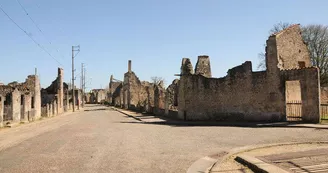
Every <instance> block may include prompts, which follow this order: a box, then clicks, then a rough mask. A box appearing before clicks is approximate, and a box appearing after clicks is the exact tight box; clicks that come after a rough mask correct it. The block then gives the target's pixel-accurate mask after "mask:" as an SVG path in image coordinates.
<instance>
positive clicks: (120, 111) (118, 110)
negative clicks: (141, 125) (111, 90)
mask: <svg viewBox="0 0 328 173" xmlns="http://www.w3.org/2000/svg"><path fill="white" fill-rule="evenodd" d="M111 109H113V110H114V111H117V112H119V113H122V114H124V115H126V116H128V117H130V118H133V119H135V120H137V121H140V122H143V121H142V120H141V119H140V118H137V117H135V116H132V115H130V114H128V113H126V112H123V111H122V110H120V109H118V108H114V107H112V108H111Z"/></svg>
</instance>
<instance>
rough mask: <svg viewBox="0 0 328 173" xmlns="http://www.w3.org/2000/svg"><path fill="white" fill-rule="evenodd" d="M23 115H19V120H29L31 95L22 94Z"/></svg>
mask: <svg viewBox="0 0 328 173" xmlns="http://www.w3.org/2000/svg"><path fill="white" fill-rule="evenodd" d="M22 102H23V115H21V121H23V122H27V121H28V120H29V115H30V112H31V110H32V107H31V106H32V105H31V104H32V103H31V95H30V94H25V95H23V101H22Z"/></svg>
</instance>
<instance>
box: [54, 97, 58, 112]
mask: <svg viewBox="0 0 328 173" xmlns="http://www.w3.org/2000/svg"><path fill="white" fill-rule="evenodd" d="M57 106H58V105H57V102H56V100H54V116H56V115H57V114H58V112H57V111H58V107H57Z"/></svg>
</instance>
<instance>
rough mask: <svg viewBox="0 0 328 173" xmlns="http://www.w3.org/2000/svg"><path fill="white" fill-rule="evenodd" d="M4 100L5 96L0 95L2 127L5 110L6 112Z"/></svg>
mask: <svg viewBox="0 0 328 173" xmlns="http://www.w3.org/2000/svg"><path fill="white" fill-rule="evenodd" d="M4 101H5V98H4V97H3V96H2V95H0V128H1V127H3V126H4V125H3V112H4Z"/></svg>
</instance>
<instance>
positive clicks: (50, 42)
mask: <svg viewBox="0 0 328 173" xmlns="http://www.w3.org/2000/svg"><path fill="white" fill-rule="evenodd" d="M16 1H17V3H18V4H19V5H20V6H21V8H22V9H23V10H24V12H25V14H26V15H27V16H28V17H29V19H30V20H31V21H32V23H33V24H34V26H35V27H36V28H37V29H38V31H39V32H40V33H41V35H42V36H43V37H44V38H45V39H46V40H47V41H48V42H49V44H50V45H53V44H52V41H51V40H50V39H48V37H46V36H45V34H44V33H43V31H42V30H41V28H40V27H39V25H38V24H37V23H36V22H35V20H33V18H32V17H31V15H29V13H28V12H27V10H26V8H25V7H24V6H23V5H22V4H21V3H20V2H19V0H16ZM56 51H57V52H58V53H59V54H60V52H59V49H57V48H56ZM60 56H61V57H63V58H64V59H65V57H64V56H63V55H61V54H60Z"/></svg>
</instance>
